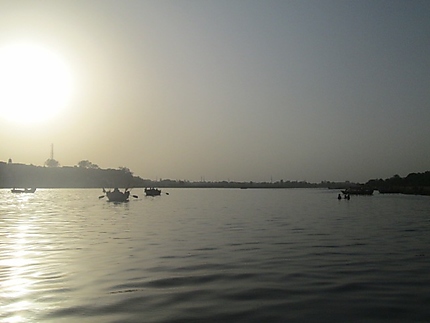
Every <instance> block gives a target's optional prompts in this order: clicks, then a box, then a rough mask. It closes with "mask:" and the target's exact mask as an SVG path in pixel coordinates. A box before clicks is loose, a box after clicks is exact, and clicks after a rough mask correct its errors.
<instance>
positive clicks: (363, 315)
mask: <svg viewBox="0 0 430 323" xmlns="http://www.w3.org/2000/svg"><path fill="white" fill-rule="evenodd" d="M165 191H166V192H169V193H170V195H162V196H160V197H155V198H147V197H144V196H143V190H141V189H134V190H133V191H132V194H135V195H138V196H139V197H138V198H132V199H131V200H130V202H128V203H123V204H113V203H109V202H107V201H106V200H105V199H99V198H98V197H99V196H100V195H101V191H100V190H92V189H91V190H88V189H87V190H84V189H82V190H79V189H75V190H66V189H58V190H37V191H36V193H34V194H12V193H11V192H10V190H0V201H1V203H0V322H227V321H230V322H287V321H288V322H383V321H386V322H429V321H430V252H429V250H430V249H429V248H430V232H429V231H430V197H424V196H406V195H379V194H377V193H376V194H375V195H374V196H362V197H360V196H353V197H351V200H349V201H347V200H340V201H338V200H337V198H336V197H337V193H338V192H337V191H330V190H319V189H282V190H270V189H266V190H264V189H263V190H254V189H248V190H239V189H167V190H165Z"/></svg>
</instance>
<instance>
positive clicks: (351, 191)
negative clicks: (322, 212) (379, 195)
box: [341, 187, 373, 195]
mask: <svg viewBox="0 0 430 323" xmlns="http://www.w3.org/2000/svg"><path fill="white" fill-rule="evenodd" d="M341 192H342V193H343V194H345V195H372V194H373V188H367V187H350V188H347V189H345V190H342V191H341Z"/></svg>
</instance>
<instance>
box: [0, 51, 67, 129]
mask: <svg viewBox="0 0 430 323" xmlns="http://www.w3.org/2000/svg"><path fill="white" fill-rule="evenodd" d="M71 91H72V77H71V72H70V69H69V67H68V66H67V65H66V64H65V62H64V61H63V60H62V59H61V57H59V56H58V55H57V54H56V53H54V52H53V51H50V50H48V49H47V48H44V47H41V46H38V45H34V44H28V43H25V44H24V43H20V44H13V45H9V46H4V47H0V112H1V116H2V117H4V118H6V119H7V120H9V121H13V122H17V123H33V122H40V121H46V120H48V119H50V118H52V117H54V116H55V115H57V114H58V113H59V112H60V111H61V110H62V109H63V108H64V107H65V106H66V105H67V103H68V101H69V100H70V96H71Z"/></svg>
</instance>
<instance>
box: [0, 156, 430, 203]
mask: <svg viewBox="0 0 430 323" xmlns="http://www.w3.org/2000/svg"><path fill="white" fill-rule="evenodd" d="M154 186H158V187H170V188H174V187H178V188H179V187H195V188H329V189H343V188H348V187H356V186H366V187H369V188H373V189H376V190H379V191H380V192H381V193H402V194H418V195H430V171H426V172H424V173H411V174H409V175H408V176H406V177H404V178H402V177H400V176H399V175H394V176H393V177H391V178H388V179H385V180H384V179H372V180H369V181H368V182H366V183H365V184H361V183H352V182H348V181H346V182H330V181H322V182H320V183H308V182H306V181H284V180H280V181H275V182H272V181H271V182H252V181H250V182H235V181H217V182H212V181H199V182H190V181H187V180H171V179H160V180H157V181H153V180H150V179H143V178H141V177H139V176H135V175H133V173H132V172H131V171H130V169H129V168H127V167H118V169H102V168H99V167H98V166H97V165H96V164H93V163H91V162H89V161H86V160H84V161H80V162H79V163H78V164H77V165H76V166H62V167H60V166H59V163H58V162H56V163H52V161H50V162H49V160H48V161H47V163H45V166H35V165H25V164H19V163H12V162H11V161H10V160H9V162H8V163H6V162H2V161H0V188H12V187H37V188H100V187H123V188H127V187H128V188H133V187H154Z"/></svg>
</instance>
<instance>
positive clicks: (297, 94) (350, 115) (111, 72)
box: [0, 0, 430, 182]
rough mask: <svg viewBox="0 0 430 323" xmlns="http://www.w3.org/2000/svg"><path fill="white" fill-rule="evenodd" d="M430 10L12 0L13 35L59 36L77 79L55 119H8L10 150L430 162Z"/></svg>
mask: <svg viewBox="0 0 430 323" xmlns="http://www.w3.org/2000/svg"><path fill="white" fill-rule="evenodd" d="M429 17H430V2H429V1H394V0H393V1H366V0H363V1H329V0H323V1H310V0H309V1H306V0H304V1H240V0H234V1H226V0H216V1H215V0H213V1H212V0H206V1H192V0H189V1H185V0H178V1H163V0H161V1H158V0H157V1H155V0H154V1H109V0H107V1H80V0H78V1H37V2H35V1H1V0H0V47H1V46H3V45H7V44H9V43H13V42H17V41H28V42H32V43H37V44H40V45H41V46H44V47H46V48H49V49H50V50H52V51H55V53H57V54H58V55H60V56H61V57H62V58H63V59H64V61H65V62H67V64H68V66H69V67H70V70H71V72H72V75H73V80H74V88H73V94H72V96H71V99H70V102H69V104H68V105H67V107H66V108H65V109H64V110H63V111H61V113H59V114H58V116H56V117H55V118H53V119H52V120H50V121H46V122H40V123H30V124H15V123H12V122H10V121H7V120H5V119H4V118H1V119H0V140H1V142H2V144H1V146H0V147H1V148H0V161H7V160H8V159H9V158H12V160H13V161H14V162H17V163H26V164H34V165H43V163H44V161H45V160H46V159H48V158H49V157H50V150H51V143H53V144H54V149H55V155H54V158H55V159H56V160H58V161H59V162H60V163H61V165H63V166H74V165H76V164H77V163H78V162H79V161H81V160H89V161H91V162H93V163H95V164H98V165H99V166H100V167H102V168H117V167H119V166H125V167H128V168H130V169H131V171H132V172H133V173H134V174H135V175H138V176H140V177H142V178H150V179H157V178H158V179H159V178H170V179H187V180H200V179H201V178H204V179H205V180H232V181H270V180H271V178H272V179H273V180H274V181H275V180H280V179H283V180H306V181H309V182H319V181H321V180H330V181H344V180H350V181H359V182H363V181H367V180H368V179H371V178H387V177H391V176H392V175H394V174H399V175H400V176H406V175H407V174H408V173H410V172H422V171H426V170H430V167H429V165H430V163H429V161H430V136H429V130H428V129H429V124H430V91H429V86H430V19H429ZM0 63H1V62H0ZM0 91H1V89H0ZM23 95H25V93H23Z"/></svg>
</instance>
